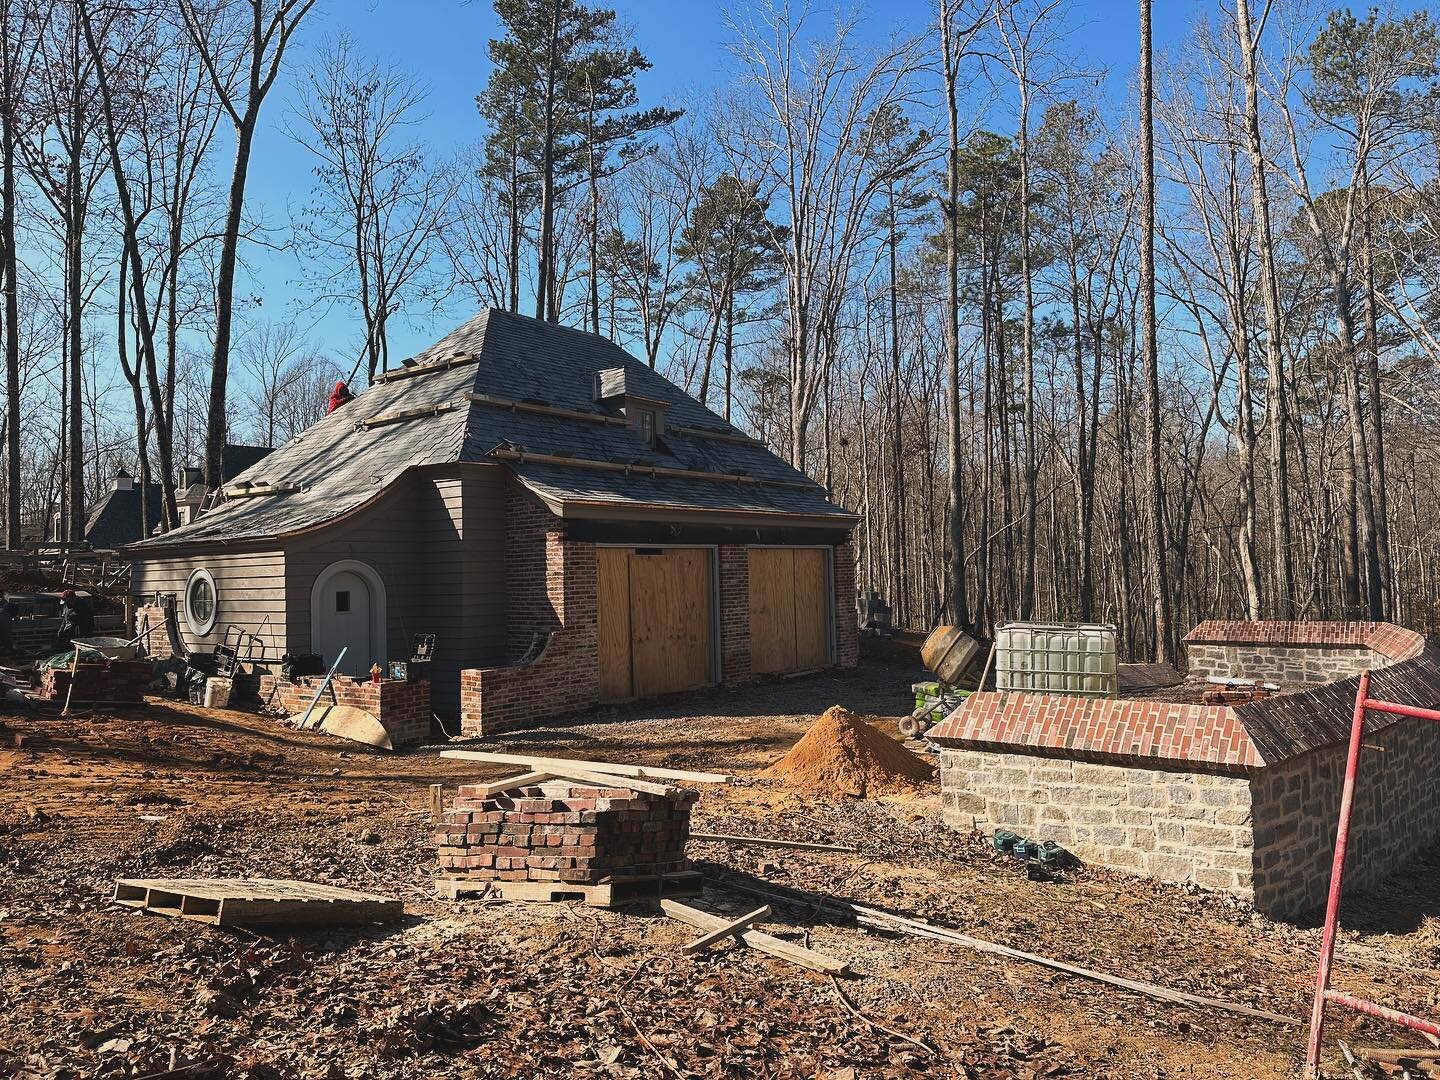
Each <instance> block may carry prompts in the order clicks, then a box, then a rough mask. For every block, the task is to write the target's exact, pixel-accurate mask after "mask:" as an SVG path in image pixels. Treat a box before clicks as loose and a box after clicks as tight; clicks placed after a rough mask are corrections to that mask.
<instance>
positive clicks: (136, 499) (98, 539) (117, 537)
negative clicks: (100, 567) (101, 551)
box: [85, 473, 165, 548]
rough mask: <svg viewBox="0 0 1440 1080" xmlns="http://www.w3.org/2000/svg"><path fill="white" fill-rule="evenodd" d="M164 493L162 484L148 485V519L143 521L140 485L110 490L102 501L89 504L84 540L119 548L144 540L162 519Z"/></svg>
mask: <svg viewBox="0 0 1440 1080" xmlns="http://www.w3.org/2000/svg"><path fill="white" fill-rule="evenodd" d="M125 475H126V476H128V475H129V474H128V473H127V474H125ZM164 497H165V493H164V491H163V490H162V489H161V487H160V485H159V484H150V485H149V486H148V490H147V491H146V493H145V520H144V522H143V523H142V522H141V520H140V488H139V486H138V485H137V486H135V487H131V488H125V489H119V490H116V489H112V490H110V491H107V492H106V493H105V495H104V497H103V498H101V499H100V501H99V502H97V503H95V504H94V505H93V506H91V507H90V514H89V516H88V517H87V518H86V520H85V542H86V543H88V544H89V545H90V546H91V547H92V548H118V547H123V546H125V545H126V544H133V543H136V542H137V541H139V540H143V539H144V538H145V537H147V536H149V535H150V533H151V532H152V531H153V530H154V528H155V526H156V525H158V524H159V523H160V509H161V500H163V499H164Z"/></svg>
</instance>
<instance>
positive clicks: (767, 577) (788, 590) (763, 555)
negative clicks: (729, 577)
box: [750, 548, 795, 675]
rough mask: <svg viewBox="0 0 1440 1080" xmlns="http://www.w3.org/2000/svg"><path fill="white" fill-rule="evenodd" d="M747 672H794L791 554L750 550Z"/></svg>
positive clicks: (791, 551)
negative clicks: (748, 667) (748, 666)
mask: <svg viewBox="0 0 1440 1080" xmlns="http://www.w3.org/2000/svg"><path fill="white" fill-rule="evenodd" d="M750 670H751V671H753V672H754V673H755V674H757V675H770V674H775V673H776V672H781V671H793V670H795V552H794V549H792V548H751V549H750Z"/></svg>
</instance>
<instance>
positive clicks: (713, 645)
mask: <svg viewBox="0 0 1440 1080" xmlns="http://www.w3.org/2000/svg"><path fill="white" fill-rule="evenodd" d="M595 548H596V552H597V554H596V561H597V570H598V561H599V554H598V552H599V550H600V549H601V548H608V549H611V550H615V549H619V550H622V551H647V550H655V551H661V552H666V551H682V550H684V551H706V552H709V554H710V558H709V564H710V681H709V682H708V683H707V684H706V685H707V686H719V685H720V683H721V681H722V679H723V678H724V671H723V670H722V669H721V652H720V622H721V616H720V546H719V545H718V544H637V543H634V542H631V543H597V544H596V545H595ZM596 602H597V607H596V618H597V620H598V618H599V607H598V602H599V596H598V590H597V596H596ZM632 613H633V608H632ZM630 617H631V615H630V613H627V616H626V618H627V620H628V619H629V618H630ZM631 632H632V634H633V629H632V631H631ZM633 677H634V676H633V672H632V676H631V678H632V680H633ZM630 689H631V695H630V697H628V698H626V699H624V700H626V701H635V700H638V699H637V696H636V695H635V693H634V689H635V688H634V683H633V681H632V683H631V687H630Z"/></svg>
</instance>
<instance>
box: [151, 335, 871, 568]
mask: <svg viewBox="0 0 1440 1080" xmlns="http://www.w3.org/2000/svg"><path fill="white" fill-rule="evenodd" d="M447 362H451V363H452V364H453V366H437V367H436V368H435V369H434V370H429V371H417V372H416V373H414V374H411V373H409V372H407V371H404V370H403V369H402V372H401V373H400V374H399V376H398V377H396V375H395V374H394V373H392V375H391V377H389V378H386V379H383V380H381V381H379V382H377V384H376V385H374V386H372V387H370V388H369V389H367V390H366V391H365V392H364V393H362V394H360V395H358V396H357V397H356V398H355V400H354V401H352V402H351V403H350V404H348V405H345V406H342V407H341V408H340V409H338V410H336V411H335V412H334V413H331V414H330V415H329V416H326V417H325V418H324V419H322V420H320V421H319V422H318V423H316V424H314V425H312V426H311V427H310V428H308V429H307V430H306V431H305V432H303V433H302V434H301V435H299V436H297V437H296V438H295V439H292V440H291V441H290V442H288V443H286V444H285V445H284V446H282V447H280V448H279V449H277V450H275V451H274V453H272V454H270V455H269V456H268V457H266V458H264V460H262V461H260V462H259V463H258V464H256V465H254V466H253V467H252V468H250V469H247V470H246V471H245V472H244V473H242V474H241V475H240V476H238V477H237V478H236V479H235V481H234V482H232V485H231V486H232V487H234V486H235V485H236V484H244V483H249V484H271V485H279V486H288V485H295V486H296V487H298V488H299V490H298V491H294V492H289V493H277V494H270V495H262V496H252V497H247V498H238V499H230V500H228V501H226V502H225V503H223V504H222V505H221V506H219V507H217V508H216V509H214V510H212V511H210V512H209V513H207V514H205V515H204V516H203V517H201V518H199V519H198V520H197V521H195V522H193V523H191V524H190V525H186V526H183V527H182V528H180V529H176V530H174V531H172V532H170V533H167V534H165V535H164V536H161V537H156V538H154V539H151V540H147V541H145V542H143V543H142V544H140V545H138V547H139V548H140V549H141V550H143V549H146V548H150V547H158V546H168V545H171V544H181V543H206V542H224V541H231V540H245V539H261V538H267V537H272V536H273V537H279V536H284V535H286V534H290V533H294V532H298V531H301V530H304V529H309V528H313V527H316V526H318V525H323V524H324V523H325V522H327V521H329V520H332V519H334V518H336V517H339V516H341V515H342V514H344V513H346V512H348V511H351V510H354V509H355V508H357V507H359V506H361V505H363V504H364V503H365V502H367V501H368V500H369V499H371V498H373V497H374V496H376V495H378V494H379V493H380V492H381V491H383V490H384V489H385V488H387V487H388V486H389V485H390V484H391V483H393V482H394V481H395V480H396V479H397V478H398V477H399V476H400V475H401V474H402V473H404V472H405V471H406V470H408V469H411V468H414V467H418V466H424V465H437V464H443V463H448V462H456V461H461V462H485V461H501V462H502V463H503V464H505V465H506V467H507V468H509V469H510V471H511V472H512V473H513V474H514V475H515V476H516V477H517V478H518V479H519V481H520V482H521V483H522V484H524V485H525V486H526V487H527V488H529V489H530V490H532V491H533V492H535V494H537V495H539V496H540V497H541V498H542V499H545V500H546V501H548V502H550V503H551V504H552V505H553V506H555V507H556V508H557V509H559V510H560V511H561V512H562V513H564V512H567V511H568V510H571V509H578V508H582V507H583V508H585V510H586V512H588V513H589V514H590V515H591V516H603V515H604V514H605V513H606V512H607V511H608V510H610V509H612V508H613V509H614V510H616V511H638V512H641V513H644V514H649V515H650V516H659V515H664V514H668V513H672V512H684V511H699V512H719V513H760V514H780V515H786V516H789V517H803V518H806V519H822V520H825V521H828V522H833V523H834V524H835V525H836V526H837V527H842V528H848V527H849V526H850V525H852V524H853V523H854V521H855V516H854V515H853V514H851V513H850V512H849V511H847V510H844V509H842V508H840V507H838V506H836V505H835V504H834V503H832V502H830V501H829V499H828V498H827V496H826V493H825V490H824V489H823V488H822V487H821V486H820V485H818V484H816V483H814V482H813V481H811V480H809V478H807V477H806V476H804V474H802V473H800V472H798V471H797V470H795V469H793V468H791V467H790V466H789V465H788V464H786V463H785V462H784V461H782V460H781V459H780V458H778V457H776V456H775V455H774V454H772V453H771V452H770V451H769V450H767V449H765V447H764V446H763V445H761V444H760V443H758V442H755V441H753V440H749V439H745V438H744V436H743V433H742V432H740V431H739V429H737V428H735V427H734V426H733V425H731V424H728V423H727V422H726V421H725V420H723V419H722V418H721V417H719V416H717V415H716V414H715V413H713V412H711V411H710V410H709V409H707V408H705V407H704V406H703V405H701V404H700V403H699V402H698V401H696V400H695V399H693V398H691V397H690V396H689V395H687V394H686V393H685V392H684V391H682V390H681V389H680V388H679V387H677V386H675V385H674V384H673V383H671V382H670V381H669V380H667V379H665V378H664V377H663V376H661V375H660V374H658V373H657V372H655V371H652V370H651V369H650V368H649V367H647V366H646V365H645V364H643V363H641V362H640V361H638V360H636V359H634V358H633V357H631V356H630V355H629V354H628V353H626V352H625V351H624V350H623V349H621V348H620V347H619V346H618V345H616V344H615V343H614V342H612V341H609V340H607V339H605V338H602V337H598V336H596V335H594V334H589V333H586V332H585V331H583V330H577V329H573V328H570V327H564V326H557V325H555V324H553V323H545V322H540V321H538V320H535V319H530V318H527V317H525V316H523V315H515V314H512V313H509V312H503V311H497V310H493V309H492V310H489V311H485V312H482V313H481V314H479V315H477V316H476V317H475V318H473V319H471V320H470V321H469V322H467V323H465V324H464V325H463V326H461V327H460V328H459V329H457V330H455V331H454V332H452V333H451V334H449V335H448V336H447V337H445V338H443V339H441V340H440V341H438V342H436V343H435V344H434V345H432V346H430V347H429V348H428V349H426V350H424V351H423V352H422V353H420V354H419V355H417V356H415V357H414V358H412V359H411V360H409V361H407V367H410V368H417V369H418V368H423V367H424V366H425V365H429V364H436V365H443V364H445V363H447ZM617 367H623V368H624V369H625V386H626V391H627V392H628V393H631V394H635V395H640V396H643V397H646V398H650V399H654V400H656V401H659V402H664V403H665V406H666V407H665V420H664V425H665V429H666V430H665V434H664V435H663V436H662V437H661V439H660V441H659V444H658V445H657V446H654V447H652V446H650V445H648V444H647V443H646V442H645V441H644V440H643V439H641V438H640V437H639V435H638V434H637V433H636V432H635V431H633V430H632V429H631V428H629V427H627V426H623V425H619V424H611V423H603V422H595V421H591V420H588V419H583V418H574V417H568V416H557V415H549V414H545V413H540V412H532V411H525V410H521V409H515V408H511V407H509V406H506V405H497V404H491V403H487V402H484V401H475V400H471V399H470V398H469V397H468V396H467V395H469V394H472V393H474V394H480V395H486V396H489V397H493V398H500V399H506V400H509V401H520V402H527V403H530V404H532V405H538V406H546V407H550V408H555V409H565V410H573V411H576V412H581V413H586V414H590V415H594V416H596V417H612V418H613V417H617V416H619V415H620V413H619V410H618V408H617V407H616V406H615V405H614V404H608V403H607V404H601V403H597V402H596V401H595V400H594V398H593V393H594V391H593V386H594V378H595V373H596V372H598V371H602V370H606V369H611V368H617ZM430 406H449V407H448V408H445V409H444V410H443V411H438V412H435V413H433V414H427V415H423V416H416V417H413V418H409V419H403V420H398V421H394V422H386V423H382V424H379V425H377V426H375V427H371V428H368V429H367V428H364V427H362V426H359V422H360V421H363V420H367V419H371V418H378V417H384V416H387V415H389V414H394V413H397V412H401V411H404V410H409V409H419V408H424V407H430ZM677 428H680V429H685V428H688V429H693V430H694V431H703V432H705V433H707V434H711V435H719V436H729V437H728V438H714V437H706V435H704V434H694V433H692V431H684V430H676V429H677ZM497 451H499V452H500V454H499V456H494V455H496V452H497ZM517 453H518V454H522V455H523V454H539V455H553V456H562V457H566V456H568V457H573V458H577V459H591V460H594V461H602V462H606V463H610V464H612V465H622V466H626V467H628V468H629V470H630V471H603V470H600V469H595V468H590V467H582V466H578V465H577V466H569V465H563V464H558V463H555V462H536V461H527V460H523V458H522V459H520V460H514V459H513V455H515V454H517ZM651 467H655V468H661V469H683V470H690V471H698V472H708V473H724V474H728V475H735V476H743V477H747V478H755V479H756V480H758V481H768V482H744V481H739V480H734V481H718V480H714V479H708V478H696V477H678V476H665V475H663V474H662V475H654V474H652V473H648V472H645V470H647V469H649V468H651Z"/></svg>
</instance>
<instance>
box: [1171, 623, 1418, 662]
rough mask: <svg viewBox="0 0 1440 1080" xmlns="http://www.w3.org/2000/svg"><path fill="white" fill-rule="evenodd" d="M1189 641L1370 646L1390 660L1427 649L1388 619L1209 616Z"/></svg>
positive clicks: (1342, 646)
mask: <svg viewBox="0 0 1440 1080" xmlns="http://www.w3.org/2000/svg"><path fill="white" fill-rule="evenodd" d="M1181 640H1182V641H1183V642H1185V643H1186V644H1187V645H1270V646H1286V645H1302V646H1307V647H1311V648H1315V647H1319V648H1342V649H1343V648H1352V649H1370V650H1372V651H1374V652H1377V653H1379V654H1380V655H1381V656H1384V657H1385V658H1387V659H1389V660H1409V659H1411V658H1413V657H1416V656H1419V655H1420V653H1421V652H1422V651H1424V649H1425V638H1424V637H1422V636H1421V635H1420V634H1417V633H1416V632H1415V631H1414V630H1407V629H1405V627H1403V626H1396V625H1395V624H1394V623H1387V622H1358V621H1344V620H1338V619H1333V620H1330V619H1304V620H1297V621H1287V620H1280V619H1265V620H1257V621H1248V622H1247V621H1236V620H1229V619H1206V620H1205V621H1204V622H1202V623H1200V624H1198V625H1197V626H1196V627H1195V629H1193V630H1191V631H1190V632H1189V633H1188V634H1186V635H1185V636H1184V637H1183V638H1181Z"/></svg>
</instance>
